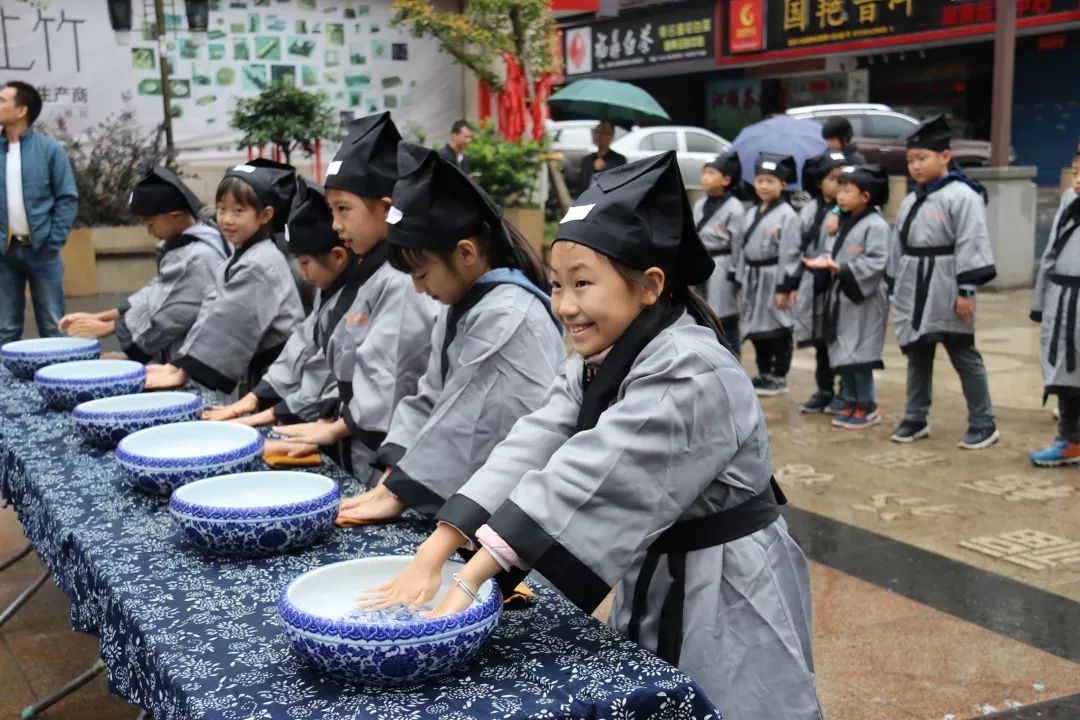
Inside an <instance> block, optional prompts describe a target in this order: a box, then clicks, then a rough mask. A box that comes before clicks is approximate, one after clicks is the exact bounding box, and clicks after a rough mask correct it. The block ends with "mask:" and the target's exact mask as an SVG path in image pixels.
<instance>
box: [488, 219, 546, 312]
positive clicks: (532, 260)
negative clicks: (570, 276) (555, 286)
mask: <svg viewBox="0 0 1080 720" xmlns="http://www.w3.org/2000/svg"><path fill="white" fill-rule="evenodd" d="M501 235H502V236H503V237H504V238H505V239H506V243H507V247H506V253H505V257H504V258H501V259H502V260H503V264H504V265H505V266H506V267H509V268H515V269H517V270H520V271H521V272H522V273H524V275H525V277H527V278H529V280H530V281H531V282H532V283H533V284H534V285H536V287H538V288H540V289H541V290H543V291H544V292H545V293H547V294H548V295H550V294H551V281H550V279H549V278H548V273H547V270H545V268H544V262H543V261H542V260H541V259H540V255H539V254H537V252H536V250H535V249H534V248H533V246H532V245H530V244H529V241H528V240H526V239H525V236H524V235H522V234H521V232H520V231H519V230H518V229H517V228H516V227H514V225H513V224H512V223H511V222H510V221H509V220H507V219H506V218H503V219H502V233H501ZM493 254H494V253H493ZM499 260H500V258H498V257H488V262H489V263H490V264H494V262H498V261H499Z"/></svg>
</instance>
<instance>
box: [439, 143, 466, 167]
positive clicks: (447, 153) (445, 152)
mask: <svg viewBox="0 0 1080 720" xmlns="http://www.w3.org/2000/svg"><path fill="white" fill-rule="evenodd" d="M439 157H441V158H442V159H443V160H445V161H447V162H449V163H453V164H454V165H457V166H458V167H459V168H461V172H463V173H465V174H468V172H469V158H467V157H465V155H462V156H461V162H460V163H459V162H458V160H457V153H456V152H454V148H452V147H450V144H449V143H447V144H446V145H443V146H442V149H441V150H439Z"/></svg>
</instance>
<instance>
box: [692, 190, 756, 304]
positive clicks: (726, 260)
mask: <svg viewBox="0 0 1080 720" xmlns="http://www.w3.org/2000/svg"><path fill="white" fill-rule="evenodd" d="M704 212H705V198H701V199H699V200H698V201H697V202H696V203H694V226H695V227H696V228H697V229H698V237H700V238H701V241H702V242H703V243H705V249H706V250H708V251H709V256H710V257H712V259H713V261H714V262H715V263H716V268H715V269H714V270H713V274H712V276H711V277H709V280H708V282H707V283H706V284H705V299H706V301H708V303H709V307H711V308H712V309H713V312H715V313H716V315H717V317H720V318H728V317H732V316H737V315H738V314H739V304H738V296H737V295H736V285H735V279H736V277H735V268H736V267H738V265H739V262H740V260H741V259H742V231H743V217H744V215H745V214H746V213H745V211H744V210H743V204H742V201H741V200H739V199H738V198H736V197H735V196H734V195H731V196H728V198H727V200H725V201H724V203H723V204H722V205H720V207H719V208H717V209H716V211H715V212H713V214H712V217H708V218H706V217H702V216H703V215H704Z"/></svg>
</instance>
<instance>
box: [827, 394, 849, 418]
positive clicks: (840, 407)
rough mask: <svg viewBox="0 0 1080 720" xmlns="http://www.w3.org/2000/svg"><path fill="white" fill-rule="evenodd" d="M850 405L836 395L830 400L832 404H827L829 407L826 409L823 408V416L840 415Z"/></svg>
mask: <svg viewBox="0 0 1080 720" xmlns="http://www.w3.org/2000/svg"><path fill="white" fill-rule="evenodd" d="M850 404H851V403H850V402H848V401H847V400H845V399H843V398H842V397H840V396H839V395H837V396H836V397H834V398H833V399H832V402H831V403H829V406H828V407H827V408H825V414H826V415H840V414H842V413H843V412H844V411H845V410H847V409H848V406H849V405H850Z"/></svg>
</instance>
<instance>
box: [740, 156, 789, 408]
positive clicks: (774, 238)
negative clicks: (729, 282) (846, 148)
mask: <svg viewBox="0 0 1080 720" xmlns="http://www.w3.org/2000/svg"><path fill="white" fill-rule="evenodd" d="M795 178H796V171H795V159H794V158H793V157H791V156H790V155H775V154H772V153H761V154H760V155H758V157H757V160H756V162H755V163H754V189H755V191H756V192H757V194H758V197H759V198H760V199H761V202H760V204H758V205H756V206H755V207H754V208H753V210H751V211H750V212H748V213H747V214H746V217H745V219H744V221H743V223H744V225H743V256H742V261H741V263H740V265H739V268H738V276H739V278H738V284H739V286H740V288H741V289H742V294H743V309H742V316H741V318H740V330H741V331H742V333H743V337H745V338H746V339H747V340H749V341H750V342H752V343H753V344H754V353H755V355H756V356H757V366H758V376H757V377H755V378H754V379H753V383H754V388H755V389H756V390H757V394H758V395H766V396H768V395H779V394H781V393H786V392H787V374H788V370H790V369H791V353H792V345H791V337H792V332H791V331H792V326H793V325H794V320H793V319H792V314H791V306H792V304H793V302H792V301H793V300H795V299H797V298H796V297H795V293H796V292H797V290H798V287H799V274H800V269H801V267H802V265H801V262H800V260H801V253H800V251H799V247H800V244H801V236H800V234H799V216H798V215H796V214H795V210H794V209H792V207H791V205H790V204H789V203H788V201H787V197H786V196H785V186H786V185H787V184H789V183H793V182H795Z"/></svg>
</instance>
